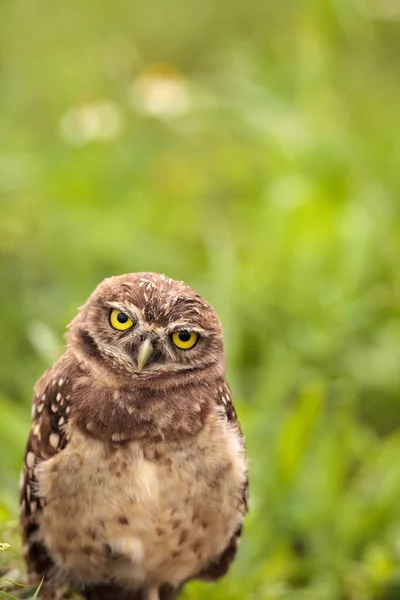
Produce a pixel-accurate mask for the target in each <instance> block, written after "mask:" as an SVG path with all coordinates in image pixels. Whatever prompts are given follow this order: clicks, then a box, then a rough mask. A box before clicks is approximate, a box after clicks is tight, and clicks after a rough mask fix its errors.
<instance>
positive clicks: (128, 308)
mask: <svg viewBox="0 0 400 600" xmlns="http://www.w3.org/2000/svg"><path fill="white" fill-rule="evenodd" d="M100 304H101V306H102V307H103V308H105V309H106V310H112V309H113V308H116V309H117V310H120V311H121V312H124V313H127V314H128V315H129V316H130V317H132V316H133V317H135V318H136V319H137V320H138V321H143V315H142V312H141V310H140V308H138V307H137V306H135V305H134V304H130V303H129V304H121V303H120V302H114V301H111V300H110V301H107V300H101V301H100Z"/></svg>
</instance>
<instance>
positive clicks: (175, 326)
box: [165, 320, 212, 336]
mask: <svg viewBox="0 0 400 600" xmlns="http://www.w3.org/2000/svg"><path fill="white" fill-rule="evenodd" d="M182 329H187V330H189V331H195V332H196V333H198V334H199V335H202V336H207V335H212V332H211V331H208V330H207V329H203V327H200V326H199V325H196V324H194V323H191V322H190V321H189V320H186V321H185V320H184V321H182V320H181V321H176V322H175V323H171V324H169V325H168V326H167V327H166V328H165V331H166V332H167V333H174V331H182Z"/></svg>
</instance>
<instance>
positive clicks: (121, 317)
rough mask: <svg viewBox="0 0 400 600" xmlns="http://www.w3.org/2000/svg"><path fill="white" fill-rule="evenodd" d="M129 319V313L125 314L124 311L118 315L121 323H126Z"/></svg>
mask: <svg viewBox="0 0 400 600" xmlns="http://www.w3.org/2000/svg"><path fill="white" fill-rule="evenodd" d="M128 319H129V317H128V315H126V314H125V313H123V312H120V313H118V315H117V321H118V322H119V323H126V322H127V320H128Z"/></svg>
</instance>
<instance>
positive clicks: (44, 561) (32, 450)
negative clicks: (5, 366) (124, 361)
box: [20, 356, 72, 577]
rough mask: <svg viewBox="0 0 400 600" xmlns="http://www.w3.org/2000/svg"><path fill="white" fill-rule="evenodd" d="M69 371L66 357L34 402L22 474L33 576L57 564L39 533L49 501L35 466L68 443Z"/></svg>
mask: <svg viewBox="0 0 400 600" xmlns="http://www.w3.org/2000/svg"><path fill="white" fill-rule="evenodd" d="M66 372H67V365H66V361H65V356H64V357H63V358H61V359H60V361H59V362H58V363H56V364H55V365H54V366H53V367H52V368H51V369H49V370H48V371H46V373H44V375H43V376H42V377H41V378H40V379H39V381H38V382H37V384H36V386H35V390H34V397H33V402H32V426H31V430H30V433H29V437H28V443H27V446H26V452H25V459H24V465H23V468H22V473H21V489H20V521H21V528H22V537H23V544H24V548H23V549H24V556H25V560H26V562H27V565H28V572H29V574H31V575H32V576H33V577H34V576H35V574H36V575H43V574H44V573H45V572H47V571H48V570H49V569H50V568H51V566H52V564H53V563H52V561H51V558H50V557H49V555H48V554H47V552H46V548H45V547H44V546H43V544H42V543H41V542H40V541H39V540H38V539H36V536H35V534H36V533H37V531H38V517H39V516H40V512H41V510H42V508H43V506H44V503H45V501H44V498H41V497H40V495H39V490H38V482H37V479H36V476H35V468H36V467H37V466H38V465H39V464H40V463H41V462H42V461H45V460H48V459H49V458H51V457H52V456H54V455H55V454H57V453H58V452H60V451H61V450H63V449H64V448H65V446H66V445H67V439H66V434H65V432H66V425H67V422H68V415H69V412H70V403H71V395H72V389H71V388H72V385H71V378H70V377H69V376H68V375H67V374H66Z"/></svg>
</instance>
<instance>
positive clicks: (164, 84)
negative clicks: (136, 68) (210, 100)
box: [129, 69, 190, 119]
mask: <svg viewBox="0 0 400 600" xmlns="http://www.w3.org/2000/svg"><path fill="white" fill-rule="evenodd" d="M129 98H130V101H131V104H132V106H133V107H134V108H135V109H137V110H140V111H142V112H144V113H147V114H149V115H152V116H155V117H159V118H160V119H169V118H173V117H179V116H181V115H183V114H184V113H186V112H187V111H188V109H189V105H190V97H189V90H188V87H187V85H186V83H185V81H184V79H183V78H182V77H181V76H180V75H179V74H178V73H176V72H175V71H173V70H172V69H171V70H170V71H168V70H164V71H162V70H160V72H157V71H155V72H151V71H145V72H144V73H142V74H141V75H139V77H138V78H137V79H136V81H134V82H133V84H132V85H131V87H130V90H129Z"/></svg>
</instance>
